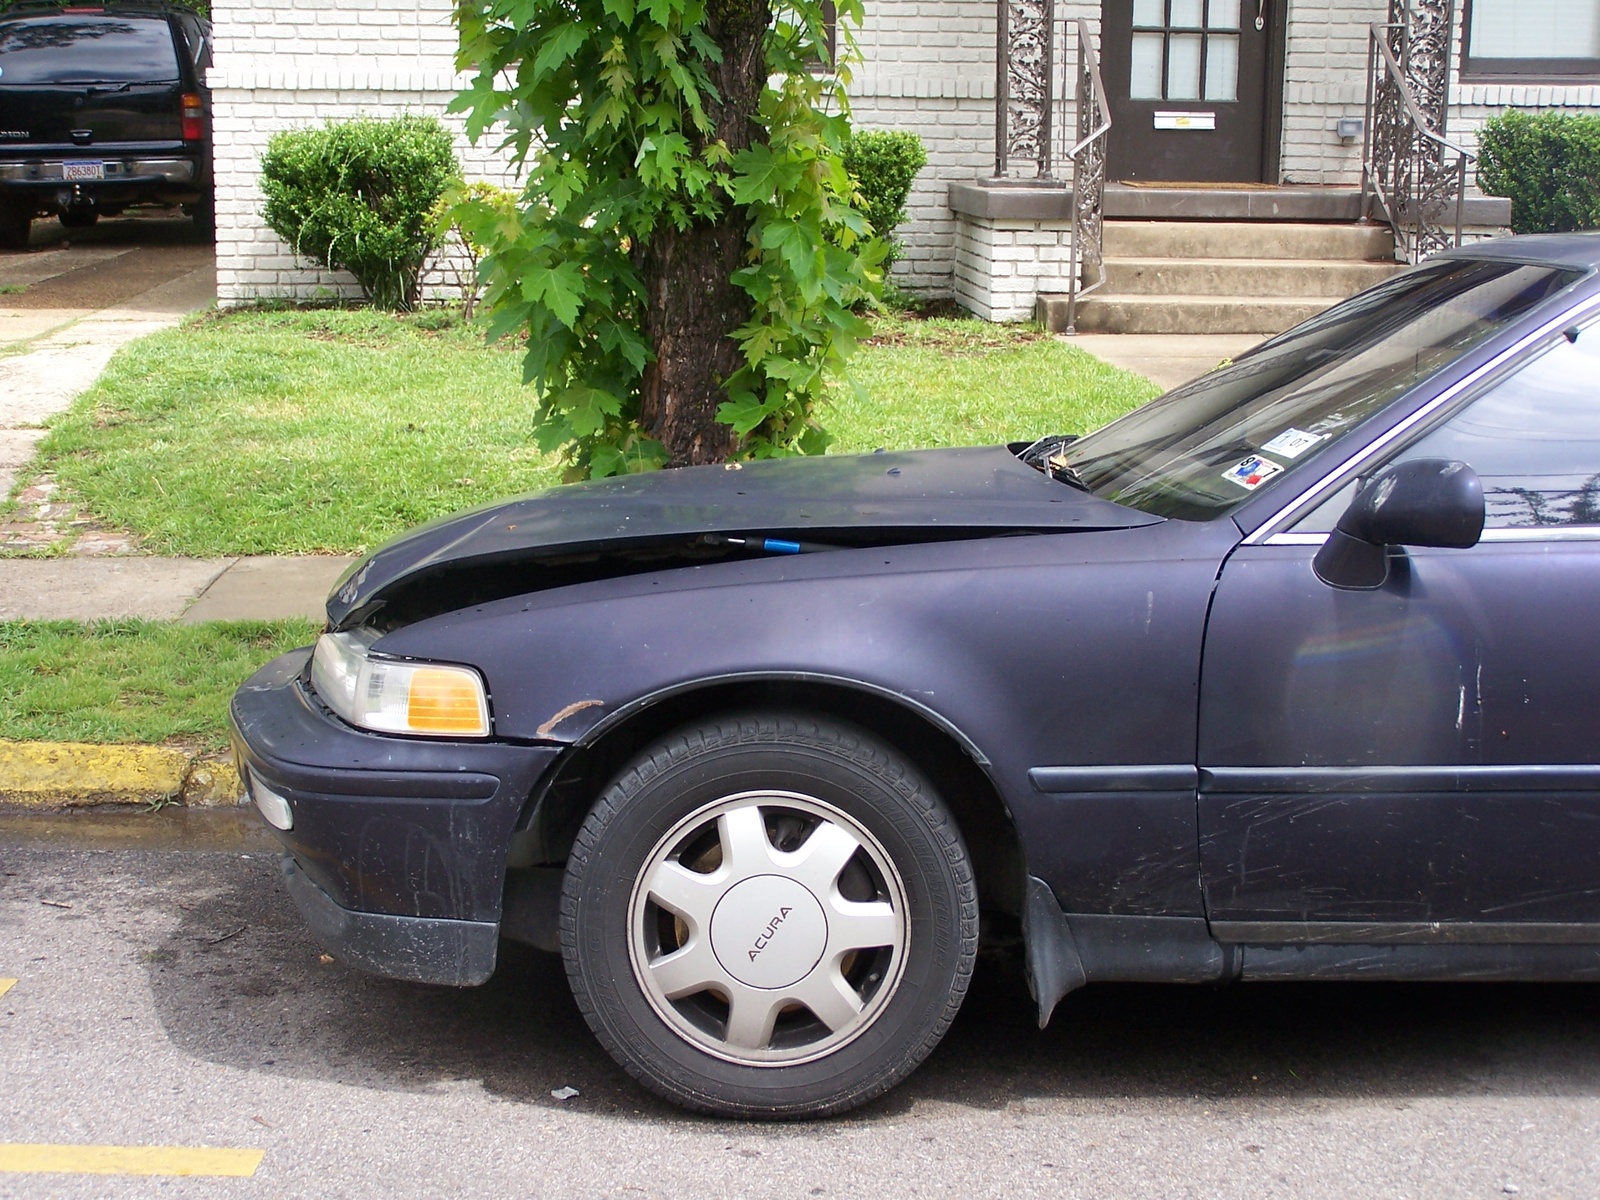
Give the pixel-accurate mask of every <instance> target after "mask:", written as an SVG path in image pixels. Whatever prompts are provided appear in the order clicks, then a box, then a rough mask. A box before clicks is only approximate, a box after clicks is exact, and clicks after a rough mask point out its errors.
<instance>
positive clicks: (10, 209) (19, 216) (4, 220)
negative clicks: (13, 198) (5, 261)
mask: <svg viewBox="0 0 1600 1200" xmlns="http://www.w3.org/2000/svg"><path fill="white" fill-rule="evenodd" d="M32 228H33V214H32V213H31V212H29V211H28V210H27V209H25V208H23V207H22V206H21V205H18V204H0V250H26V249H27V248H28V234H29V232H30V230H31V229H32Z"/></svg>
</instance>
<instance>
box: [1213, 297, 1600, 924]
mask: <svg viewBox="0 0 1600 1200" xmlns="http://www.w3.org/2000/svg"><path fill="white" fill-rule="evenodd" d="M1413 458H1444V459H1453V460H1457V461H1463V462H1467V463H1469V464H1470V465H1472V466H1473V467H1474V468H1475V469H1476V470H1477V472H1478V474H1479V476H1480V478H1481V479H1482V480H1483V486H1484V493H1485V496H1486V497H1487V500H1488V504H1487V510H1488V521H1487V527H1486V529H1485V531H1484V538H1483V541H1482V542H1481V543H1480V544H1479V545H1477V546H1475V547H1474V548H1472V549H1470V550H1420V549H1408V550H1405V551H1394V552H1393V553H1392V558H1391V570H1390V574H1389V578H1388V579H1387V580H1386V581H1385V582H1384V584H1383V585H1382V586H1381V587H1379V588H1376V589H1374V590H1371V591H1349V590H1341V589H1338V588H1335V587H1331V586H1329V585H1328V584H1326V583H1324V582H1322V581H1321V580H1320V579H1318V578H1317V577H1316V575H1315V574H1313V572H1312V568H1311V558H1312V555H1314V554H1315V553H1316V550H1317V546H1318V545H1319V544H1320V542H1321V541H1322V539H1323V538H1325V537H1326V536H1327V533H1326V531H1327V529H1328V528H1330V527H1331V525H1332V524H1333V521H1334V519H1336V518H1337V515H1338V511H1339V510H1342V508H1343V507H1344V504H1345V503H1346V501H1347V500H1348V491H1349V489H1346V491H1345V493H1343V494H1341V495H1338V496H1336V497H1334V498H1333V499H1332V500H1330V501H1329V502H1328V503H1325V504H1323V505H1322V506H1321V507H1320V508H1319V509H1317V510H1316V511H1315V512H1313V513H1311V514H1310V515H1309V516H1307V517H1305V518H1304V519H1303V520H1302V521H1301V522H1300V523H1299V525H1297V526H1296V528H1295V529H1293V530H1291V531H1289V532H1288V533H1286V534H1284V535H1281V536H1279V537H1277V538H1275V539H1269V542H1272V541H1276V542H1278V543H1279V544H1267V545H1258V546H1247V547H1244V548H1242V549H1241V550H1240V551H1238V552H1237V553H1236V554H1235V555H1234V556H1233V557H1232V558H1231V559H1229V561H1228V563H1227V565H1226V566H1225V567H1224V569H1223V571H1222V576H1221V580H1220V582H1219V585H1218V588H1217V591H1216V595H1215V597H1214V599H1213V602H1212V610H1211V611H1212V616H1211V623H1210V625H1209V627H1208V630H1207V635H1206V646H1205V666H1204V672H1203V673H1204V680H1203V685H1202V692H1201V713H1202V717H1201V726H1200V764H1201V767H1202V772H1201V790H1202V795H1201V798H1200V810H1199V811H1200V833H1201V849H1200V860H1201V874H1202V877H1203V882H1204V887H1205V896H1206V910H1207V913H1208V914H1209V916H1210V917H1211V919H1212V921H1213V923H1214V924H1215V926H1216V928H1217V931H1218V933H1219V934H1220V935H1221V936H1223V937H1224V939H1225V940H1237V941H1262V942H1285V941H1299V940H1312V941H1317V940H1323V941H1344V942H1372V941H1435V940H1448V939H1449V938H1450V937H1452V936H1457V935H1458V934H1459V932H1460V928H1459V926H1457V927H1456V928H1455V929H1452V928H1451V925H1452V923H1458V922H1467V921H1470V922H1477V923H1481V927H1480V928H1479V929H1477V930H1476V931H1475V933H1473V935H1472V936H1474V937H1476V938H1477V939H1478V940H1480V941H1506V942H1516V941H1535V942H1537V941H1550V940H1556V941H1559V940H1562V939H1563V938H1567V940H1582V939H1583V938H1592V937H1593V930H1594V928H1595V927H1597V926H1600V704H1597V703H1596V702H1595V692H1596V689H1595V681H1596V680H1597V679H1600V622H1597V621H1596V620H1595V614H1596V612H1597V611H1600V602H1597V599H1596V598H1597V597H1600V323H1595V324H1592V325H1590V326H1589V327H1587V328H1585V329H1583V330H1581V331H1580V330H1578V329H1576V328H1574V329H1571V330H1569V331H1568V332H1567V333H1566V334H1565V335H1561V334H1557V335H1556V336H1555V337H1554V338H1553V340H1552V343H1551V344H1549V345H1546V346H1544V347H1541V348H1540V349H1539V350H1538V351H1537V352H1536V353H1534V354H1533V355H1532V357H1531V359H1530V360H1528V361H1526V362H1525V363H1524V364H1523V365H1522V366H1521V367H1520V368H1519V369H1517V370H1515V371H1513V372H1511V373H1510V374H1508V375H1506V376H1505V377H1504V378H1502V379H1501V380H1500V381H1499V382H1496V383H1493V384H1491V385H1489V386H1488V387H1487V388H1486V389H1485V390H1484V391H1483V392H1482V393H1481V394H1480V395H1479V396H1478V397H1476V398H1475V399H1473V400H1471V402H1470V403H1468V404H1466V405H1465V406H1464V407H1463V408H1461V409H1459V410H1457V411H1456V412H1455V413H1454V414H1453V415H1451V416H1449V417H1448V418H1447V419H1446V420H1445V421H1444V422H1443V423H1442V424H1440V425H1438V426H1436V427H1435V428H1434V429H1432V430H1431V431H1429V432H1426V433H1424V434H1423V435H1422V436H1420V437H1419V438H1418V439H1417V440H1416V441H1414V442H1412V443H1411V444H1410V445H1409V446H1407V447H1406V448H1404V449H1402V450H1401V451H1399V452H1398V453H1397V454H1396V455H1395V456H1394V459H1393V461H1405V460H1407V459H1413ZM1297 543H1298V544H1297ZM1576 926H1587V927H1588V929H1587V930H1585V931H1583V932H1582V934H1581V936H1580V937H1577V938H1574V937H1572V936H1569V935H1571V933H1572V930H1573V929H1574V928H1575V927H1576Z"/></svg>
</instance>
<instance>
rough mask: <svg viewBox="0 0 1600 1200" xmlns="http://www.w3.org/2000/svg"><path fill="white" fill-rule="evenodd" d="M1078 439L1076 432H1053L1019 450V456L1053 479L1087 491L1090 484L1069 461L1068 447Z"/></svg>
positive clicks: (1081, 490)
mask: <svg viewBox="0 0 1600 1200" xmlns="http://www.w3.org/2000/svg"><path fill="white" fill-rule="evenodd" d="M1077 440H1078V435H1077V434H1075V433H1053V434H1051V435H1050V436H1049V437H1042V438H1040V439H1039V440H1038V441H1036V442H1034V443H1033V444H1032V445H1031V446H1028V447H1027V448H1025V449H1023V450H1020V451H1018V452H1017V457H1018V458H1020V459H1021V460H1022V461H1023V462H1025V463H1027V464H1028V465H1029V466H1030V467H1033V468H1034V469H1036V470H1039V471H1043V472H1044V473H1045V474H1046V475H1048V476H1050V478H1051V479H1056V480H1060V481H1061V482H1062V483H1064V484H1067V485H1068V486H1069V487H1075V488H1077V489H1078V490H1079V491H1080V492H1087V491H1088V490H1089V485H1088V484H1086V483H1085V482H1084V481H1083V476H1081V475H1079V474H1078V469H1077V468H1076V467H1074V466H1073V465H1072V464H1071V463H1070V462H1068V461H1067V454H1066V449H1067V447H1068V446H1070V445H1071V444H1072V443H1073V442H1075V441H1077Z"/></svg>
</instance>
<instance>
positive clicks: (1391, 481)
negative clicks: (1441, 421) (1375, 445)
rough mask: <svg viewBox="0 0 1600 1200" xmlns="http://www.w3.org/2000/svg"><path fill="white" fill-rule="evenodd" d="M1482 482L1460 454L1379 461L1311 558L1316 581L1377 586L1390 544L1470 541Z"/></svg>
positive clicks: (1477, 526)
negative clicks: (1460, 459)
mask: <svg viewBox="0 0 1600 1200" xmlns="http://www.w3.org/2000/svg"><path fill="white" fill-rule="evenodd" d="M1483 515H1484V512H1483V483H1482V481H1480V480H1479V478H1478V473H1477V472H1476V471H1474V470H1473V469H1472V468H1471V467H1469V466H1467V464H1466V463H1464V462H1455V461H1452V460H1451V459H1447V458H1418V459H1413V460H1411V461H1410V462H1403V463H1396V464H1394V465H1393V466H1390V467H1385V468H1384V469H1383V470H1381V471H1379V472H1377V473H1376V474H1375V475H1373V476H1372V477H1371V478H1370V479H1368V480H1367V481H1366V482H1365V483H1363V484H1362V485H1361V487H1360V488H1359V489H1358V490H1357V491H1356V495H1355V499H1353V500H1352V501H1350V507H1349V508H1347V509H1345V511H1344V515H1343V516H1342V517H1340V518H1339V523H1338V524H1337V525H1335V526H1334V528H1333V532H1332V533H1330V534H1329V535H1328V540H1327V541H1326V542H1324V543H1323V544H1322V549H1320V550H1318V551H1317V557H1316V558H1315V559H1313V560H1312V564H1311V565H1312V569H1313V570H1315V571H1316V573H1317V578H1318V579H1320V580H1322V582H1323V583H1326V584H1329V585H1330V586H1332V587H1338V588H1377V587H1382V586H1383V581H1384V580H1385V579H1387V578H1388V577H1389V552H1388V548H1389V547H1390V546H1445V547H1451V548H1455V549H1462V550H1464V549H1466V548H1467V547H1469V546H1476V545H1477V544H1478V538H1479V537H1481V536H1482V534H1483Z"/></svg>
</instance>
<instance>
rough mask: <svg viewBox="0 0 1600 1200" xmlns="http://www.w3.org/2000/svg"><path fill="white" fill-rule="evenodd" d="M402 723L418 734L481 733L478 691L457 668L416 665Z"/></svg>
mask: <svg viewBox="0 0 1600 1200" xmlns="http://www.w3.org/2000/svg"><path fill="white" fill-rule="evenodd" d="M406 724H407V726H409V727H410V728H411V729H414V730H416V731H417V732H418V733H464V734H480V735H481V734H485V733H488V732H489V730H488V729H487V728H486V726H487V722H486V721H485V719H484V713H483V704H482V699H481V693H480V692H479V690H478V689H477V688H476V687H475V686H473V682H472V680H470V679H469V678H467V677H466V676H465V675H464V674H463V673H462V672H461V671H449V670H441V669H439V668H437V667H418V668H416V669H415V670H414V671H413V672H412V675H411V690H410V695H409V696H408V698H407V700H406Z"/></svg>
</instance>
